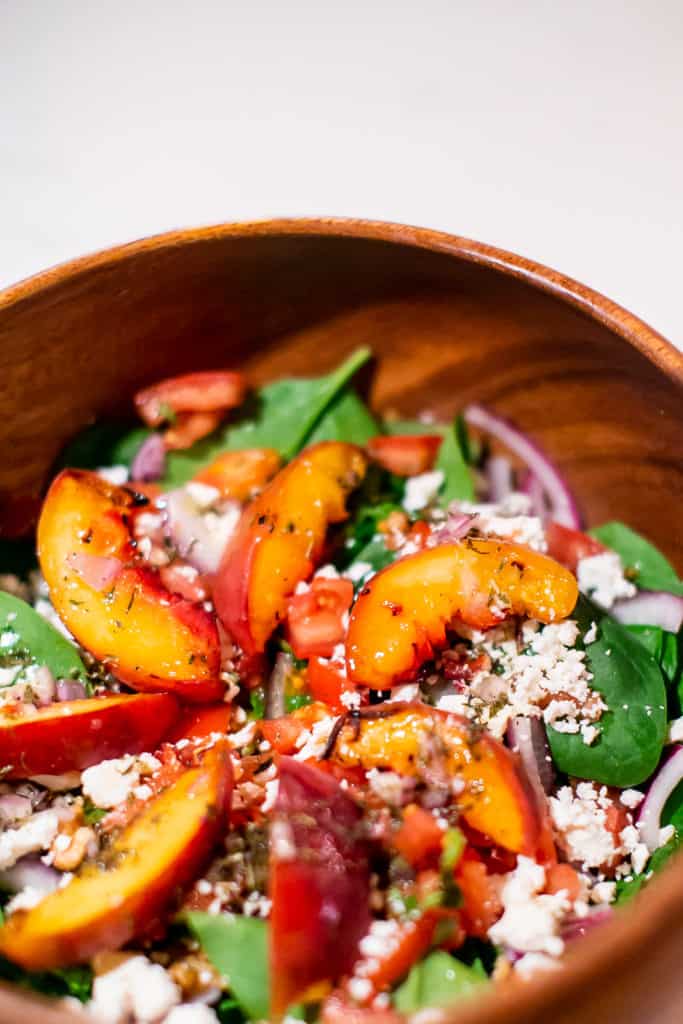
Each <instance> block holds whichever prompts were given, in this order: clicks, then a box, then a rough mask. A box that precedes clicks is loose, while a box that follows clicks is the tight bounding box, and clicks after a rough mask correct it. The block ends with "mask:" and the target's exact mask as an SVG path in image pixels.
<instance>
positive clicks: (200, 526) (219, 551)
mask: <svg viewBox="0 0 683 1024" xmlns="http://www.w3.org/2000/svg"><path fill="white" fill-rule="evenodd" d="M165 502H166V518H165V522H166V531H167V533H168V536H169V537H170V538H171V540H172V541H173V543H174V544H175V546H176V548H177V549H178V554H179V555H182V557H183V558H185V559H186V560H187V561H188V562H189V563H190V565H193V566H194V567H195V569H199V571H200V572H201V573H206V574H209V575H210V574H212V573H215V572H216V571H217V570H218V566H219V565H220V563H221V557H222V555H223V551H224V549H225V545H226V543H227V540H228V533H226V531H224V530H220V529H217V530H215V531H214V530H210V529H209V527H208V526H207V525H206V523H205V522H204V519H203V518H202V515H201V513H200V511H199V509H198V507H197V505H196V504H195V502H194V501H193V499H192V496H191V495H190V494H188V492H187V491H186V490H184V489H183V488H179V489H178V490H176V491H169V493H168V494H167V495H166V497H165ZM236 521H237V516H236V517H235V524H236Z"/></svg>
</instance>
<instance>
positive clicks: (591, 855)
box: [548, 782, 618, 870]
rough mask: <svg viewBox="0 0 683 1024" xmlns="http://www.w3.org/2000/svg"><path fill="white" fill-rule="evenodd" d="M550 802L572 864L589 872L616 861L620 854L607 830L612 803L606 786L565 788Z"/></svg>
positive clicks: (556, 825)
mask: <svg viewBox="0 0 683 1024" xmlns="http://www.w3.org/2000/svg"><path fill="white" fill-rule="evenodd" d="M548 803H549V805H550V815H551V817H552V821H553V825H554V826H555V829H556V832H557V839H558V844H559V845H560V847H561V848H562V849H563V850H564V852H565V854H566V856H567V859H568V860H569V861H574V862H577V863H580V864H581V865H582V867H583V868H584V870H585V869H587V868H599V867H601V866H603V865H605V864H608V863H609V862H610V861H611V860H612V859H613V858H614V856H615V854H616V853H617V852H618V851H617V848H616V846H615V844H614V838H613V835H612V833H611V832H610V831H609V830H608V829H607V810H608V808H609V807H610V806H611V800H610V798H609V796H608V795H607V787H606V786H602V787H600V788H598V787H597V786H596V785H595V784H594V783H592V782H580V783H579V784H578V785H577V787H576V791H574V790H572V788H571V787H570V786H563V787H562V789H560V790H558V792H557V794H556V795H555V796H551V797H550V799H549V801H548Z"/></svg>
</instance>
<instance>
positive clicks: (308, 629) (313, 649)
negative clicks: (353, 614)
mask: <svg viewBox="0 0 683 1024" xmlns="http://www.w3.org/2000/svg"><path fill="white" fill-rule="evenodd" d="M352 601H353V583H352V582H351V580H345V579H328V578H327V577H318V578H317V579H314V580H313V582H312V583H311V589H310V590H308V591H307V592H306V593H304V594H295V595H294V596H293V597H292V598H291V599H290V602H289V605H288V608H287V629H288V635H289V641H290V643H291V645H292V649H293V651H294V653H295V655H296V656H297V658H311V657H314V656H316V655H317V656H320V657H323V658H329V657H331V655H332V654H333V652H334V648H335V647H336V646H337V644H339V643H341V642H342V640H343V639H344V634H345V633H346V629H345V625H344V614H345V612H347V611H348V610H349V608H350V607H351V602H352Z"/></svg>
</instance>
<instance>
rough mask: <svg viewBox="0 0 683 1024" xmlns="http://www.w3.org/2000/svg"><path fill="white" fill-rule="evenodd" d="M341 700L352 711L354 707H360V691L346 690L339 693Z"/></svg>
mask: <svg viewBox="0 0 683 1024" xmlns="http://www.w3.org/2000/svg"><path fill="white" fill-rule="evenodd" d="M339 701H340V703H341V704H343V705H344V707H345V708H348V709H349V711H351V710H352V709H353V708H359V707H360V693H359V692H358V690H344V691H343V692H342V693H341V694H340V695H339Z"/></svg>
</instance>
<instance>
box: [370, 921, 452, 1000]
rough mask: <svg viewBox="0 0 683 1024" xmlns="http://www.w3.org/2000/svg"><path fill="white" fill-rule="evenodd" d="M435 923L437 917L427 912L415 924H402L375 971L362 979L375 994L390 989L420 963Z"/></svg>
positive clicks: (411, 922) (427, 947)
mask: <svg viewBox="0 0 683 1024" xmlns="http://www.w3.org/2000/svg"><path fill="white" fill-rule="evenodd" d="M438 923H439V921H438V917H437V915H435V914H433V913H431V912H429V911H428V912H427V913H425V914H422V916H421V917H418V919H417V920H416V921H406V922H405V923H404V924H400V925H399V926H398V927H399V933H398V936H397V939H396V941H395V942H392V943H391V944H390V945H388V948H389V950H390V951H389V953H388V954H387V955H386V956H385V957H383V958H379V959H378V960H377V967H376V968H374V970H372V971H370V972H369V973H368V974H367V975H366V976H367V978H368V980H369V981H370V982H371V984H372V986H373V988H374V990H375V992H385V991H386V990H387V989H389V988H391V987H392V985H394V984H395V983H396V982H397V981H400V979H401V978H402V977H403V976H404V975H406V974H407V973H408V971H409V970H410V968H411V967H412V966H413V964H416V963H417V962H418V960H421V959H422V957H423V956H424V955H425V953H426V952H427V950H428V949H429V948H430V946H431V945H432V942H433V940H434V932H435V931H436V927H437V924H438Z"/></svg>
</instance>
